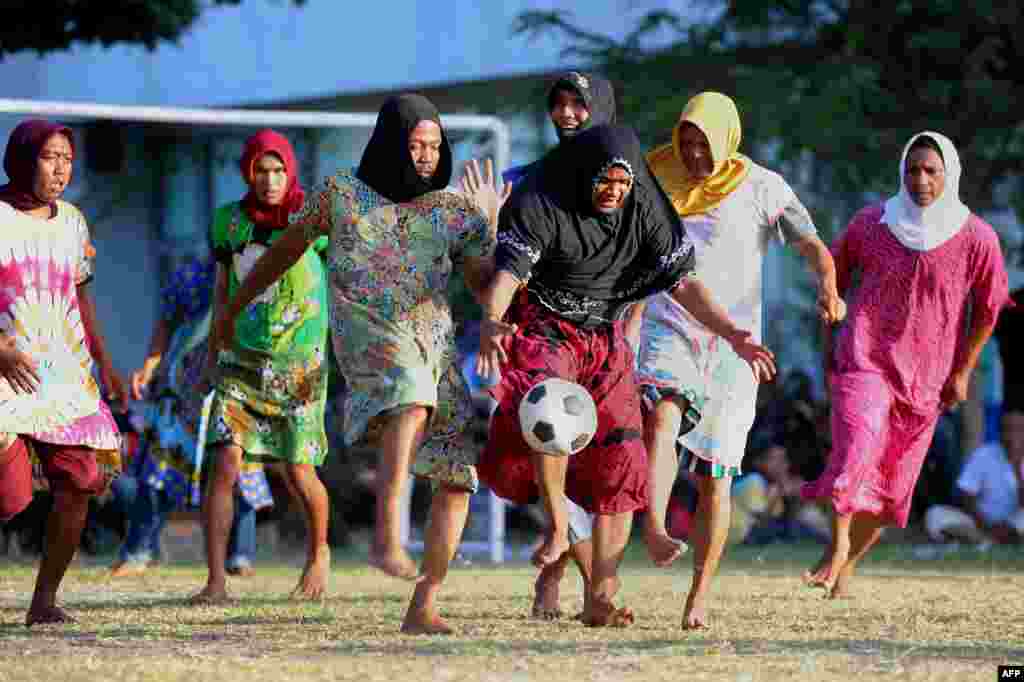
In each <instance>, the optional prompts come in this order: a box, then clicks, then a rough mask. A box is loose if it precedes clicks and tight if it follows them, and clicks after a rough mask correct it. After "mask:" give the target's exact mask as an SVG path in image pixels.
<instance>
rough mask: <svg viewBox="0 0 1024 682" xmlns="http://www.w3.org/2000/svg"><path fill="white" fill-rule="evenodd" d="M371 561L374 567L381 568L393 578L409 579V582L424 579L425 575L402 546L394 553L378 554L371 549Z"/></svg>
mask: <svg viewBox="0 0 1024 682" xmlns="http://www.w3.org/2000/svg"><path fill="white" fill-rule="evenodd" d="M369 563H370V565H371V566H373V567H374V568H377V569H380V570H381V571H383V572H384V573H387V574H388V575H390V576H391V577H393V578H399V579H401V580H408V581H409V582H419V581H420V580H422V579H423V576H421V575H420V574H419V570H418V569H417V568H416V562H414V561H413V560H412V558H411V557H410V556H409V554H408V553H407V552H406V551H405V550H404V549H401V548H399V549H398V551H397V552H395V553H393V554H391V553H389V554H378V553H377V552H376V551H375V550H372V549H371V550H370V559H369Z"/></svg>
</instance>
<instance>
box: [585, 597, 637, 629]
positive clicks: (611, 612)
mask: <svg viewBox="0 0 1024 682" xmlns="http://www.w3.org/2000/svg"><path fill="white" fill-rule="evenodd" d="M580 620H582V621H583V624H584V625H586V626H587V627H592V628H605V627H612V628H626V627H629V626H630V625H633V624H634V623H636V616H635V615H634V614H633V611H632V610H631V609H628V608H625V607H623V608H621V609H617V608H615V604H613V603H611V602H610V601H606V600H604V599H594V600H593V602H592V603H591V605H590V610H589V611H588V612H585V613H584V614H583V617H582V618H581V619H580Z"/></svg>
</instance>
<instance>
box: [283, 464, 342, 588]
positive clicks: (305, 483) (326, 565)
mask: <svg viewBox="0 0 1024 682" xmlns="http://www.w3.org/2000/svg"><path fill="white" fill-rule="evenodd" d="M285 472H286V474H285V475H286V477H287V478H288V480H290V481H291V485H289V490H290V491H291V492H292V494H294V495H295V497H297V498H298V500H299V502H300V503H302V509H303V511H304V512H305V516H306V565H305V567H304V568H303V569H302V577H301V578H299V584H298V585H297V586H296V587H295V589H294V590H293V591H292V596H293V597H296V598H299V599H316V600H319V599H323V598H324V592H325V591H326V590H327V575H328V574H329V573H330V570H331V548H330V547H329V546H328V545H327V506H328V501H327V489H326V488H324V484H323V483H322V482H321V481H320V477H319V476H317V475H316V469H314V468H313V465H312V464H288V465H286V466H285Z"/></svg>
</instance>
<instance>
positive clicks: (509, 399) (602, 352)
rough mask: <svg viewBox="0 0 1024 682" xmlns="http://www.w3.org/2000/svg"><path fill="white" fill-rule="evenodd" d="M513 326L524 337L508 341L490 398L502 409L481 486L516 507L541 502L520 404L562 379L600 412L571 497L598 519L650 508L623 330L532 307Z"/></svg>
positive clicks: (576, 461) (522, 308)
mask: <svg viewBox="0 0 1024 682" xmlns="http://www.w3.org/2000/svg"><path fill="white" fill-rule="evenodd" d="M508 319H510V320H514V321H515V322H516V324H518V325H519V330H518V331H517V332H516V334H515V335H514V336H513V337H511V338H510V339H508V340H507V341H506V345H505V351H506V353H508V357H509V364H508V365H507V366H505V367H503V368H502V378H501V383H499V384H498V385H497V386H495V387H494V388H492V389H491V391H490V392H491V395H492V396H493V397H494V399H495V400H496V401H497V402H498V408H497V410H495V412H494V417H493V418H492V420H491V428H490V438H489V439H488V442H487V447H486V448H485V450H484V453H483V455H482V456H481V458H480V461H479V464H478V466H477V471H478V473H479V476H480V480H481V481H483V482H484V483H486V485H487V486H488V487H489V488H491V490H493V491H494V492H495V493H496V494H497V495H498V496H500V497H503V498H505V499H507V500H512V501H513V502H517V503H520V504H527V503H529V502H531V501H533V500H535V499H536V498H537V496H538V495H539V490H538V488H537V484H536V482H535V475H534V467H533V460H532V455H533V453H534V451H533V450H532V449H531V448H530V446H529V445H527V443H526V440H525V439H524V438H523V434H522V430H521V429H520V426H519V403H520V401H521V400H522V399H523V396H525V395H526V394H527V393H528V392H529V390H530V389H531V388H532V387H533V386H534V385H535V384H538V383H540V382H541V381H544V380H546V379H551V378H556V377H557V378H559V379H565V380H566V381H574V382H576V383H578V384H580V385H581V386H583V387H584V388H586V389H587V390H588V391H590V395H591V396H593V398H594V403H595V404H596V405H597V433H596V434H595V435H594V439H593V440H592V441H591V442H590V445H588V446H587V447H586V448H584V449H583V450H582V451H581V452H579V453H577V454H575V455H572V456H571V457H570V458H569V465H568V472H567V475H566V486H565V492H566V495H567V496H568V497H569V499H571V500H572V501H573V502H575V503H576V504H578V505H580V506H581V507H583V508H584V509H586V510H587V511H589V512H592V513H597V514H617V513H622V512H631V511H638V510H641V509H645V508H646V507H647V499H648V491H647V451H646V449H645V448H644V441H643V421H642V418H641V415H640V396H639V393H638V388H637V384H636V378H635V376H634V373H633V370H634V358H633V350H632V349H631V348H630V346H629V343H628V342H627V341H626V337H625V334H624V331H625V327H624V324H623V323H622V322H621V321H620V322H616V323H614V324H609V325H604V326H600V327H597V328H594V329H585V328H581V327H578V326H577V325H575V324H573V323H572V322H569V321H568V320H566V319H564V318H562V317H560V316H558V315H556V314H555V313H553V312H551V311H549V310H548V309H547V308H544V307H542V306H540V305H538V304H536V303H532V302H529V303H525V304H519V305H517V306H516V307H515V309H513V310H512V311H510V314H509V318H508Z"/></svg>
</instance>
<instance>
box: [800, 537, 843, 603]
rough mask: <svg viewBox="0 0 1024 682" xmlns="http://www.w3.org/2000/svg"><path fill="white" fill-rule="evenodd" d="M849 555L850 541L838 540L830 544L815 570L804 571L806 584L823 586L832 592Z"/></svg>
mask: <svg viewBox="0 0 1024 682" xmlns="http://www.w3.org/2000/svg"><path fill="white" fill-rule="evenodd" d="M849 555H850V545H849V543H848V542H837V543H835V544H834V545H830V546H829V548H828V550H826V551H825V554H824V556H822V557H821V559H820V560H819V561H818V563H817V564H816V565H815V566H814V570H813V571H811V572H809V573H804V584H806V585H807V586H808V587H823V588H825V590H826V591H829V592H830V591H831V590H832V587H833V586H834V585H835V583H836V580H837V579H838V577H839V572H840V571H841V570H842V568H843V566H844V565H845V564H846V560H847V558H848V557H849Z"/></svg>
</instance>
